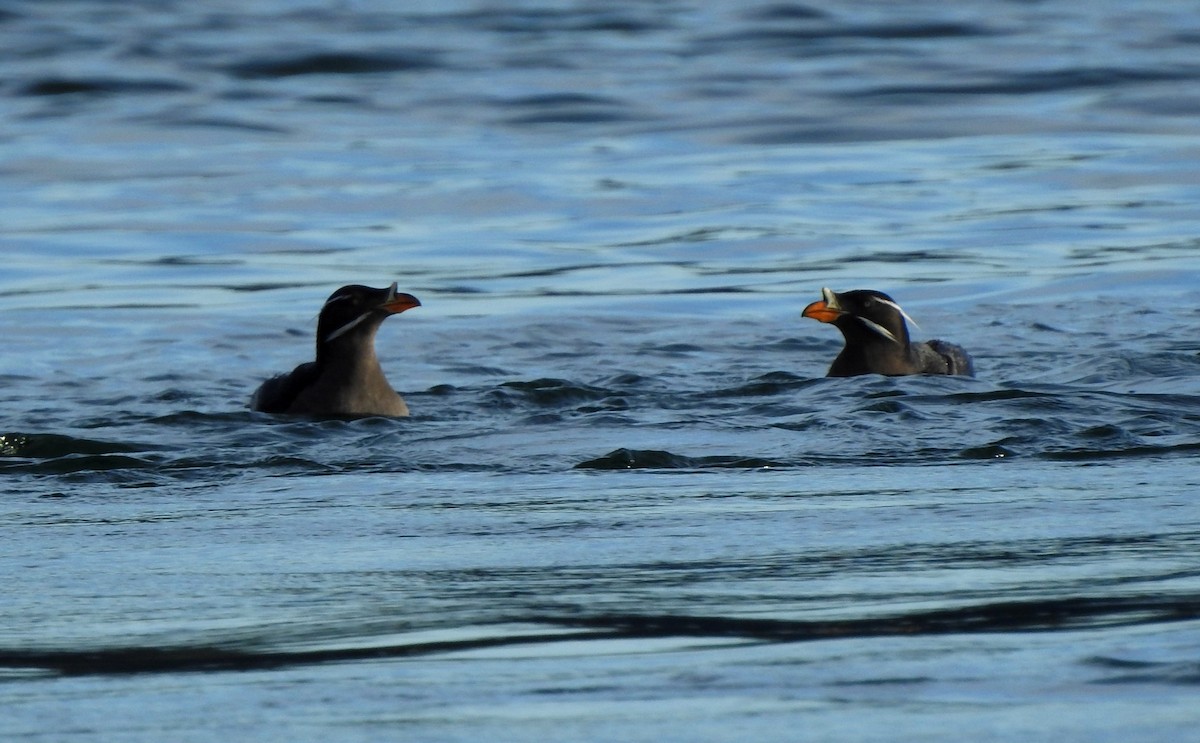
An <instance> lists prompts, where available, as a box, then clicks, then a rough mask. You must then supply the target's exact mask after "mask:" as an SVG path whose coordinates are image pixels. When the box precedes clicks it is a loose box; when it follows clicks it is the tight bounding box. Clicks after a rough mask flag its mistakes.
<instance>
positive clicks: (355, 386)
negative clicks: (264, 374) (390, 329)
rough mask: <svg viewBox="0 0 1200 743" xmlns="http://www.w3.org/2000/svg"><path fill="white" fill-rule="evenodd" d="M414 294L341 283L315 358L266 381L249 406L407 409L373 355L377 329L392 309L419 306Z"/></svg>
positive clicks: (326, 312)
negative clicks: (289, 371)
mask: <svg viewBox="0 0 1200 743" xmlns="http://www.w3.org/2000/svg"><path fill="white" fill-rule="evenodd" d="M420 306H421V303H420V301H418V300H417V298H416V297H414V296H413V295H411V294H404V293H402V292H400V293H398V292H397V291H396V284H395V283H393V284H392V285H391V286H389V287H388V288H386V289H372V288H371V287H369V286H358V285H353V286H343V287H342V288H341V289H338V290H337V291H335V292H334V293H333V294H331V295H330V297H329V299H328V300H326V302H325V306H324V307H322V308H321V316H320V318H319V319H318V320H317V360H316V361H310V362H308V363H306V364H301V365H300V366H297V367H296V368H295V369H294V370H293V371H292V372H291V373H290V374H280V375H279V376H277V377H272V378H271V379H268V380H267V381H265V382H263V384H262V386H261V387H259V388H258V390H257V391H256V392H255V393H254V397H252V398H251V399H250V409H251V410H258V411H261V412H264V413H294V414H300V415H316V416H326V415H327V416H368V415H388V416H404V415H408V406H407V405H405V404H404V399H403V398H402V397H400V395H397V394H396V391H395V390H393V389H392V386H391V385H390V384H388V381H387V378H386V377H384V376H383V368H382V367H381V366H380V365H379V359H378V358H377V357H376V356H375V331H376V330H378V329H379V326H380V325H381V324H383V321H384V320H386V319H387V318H388V316H389V315H395V314H397V313H399V312H404V311H405V310H409V309H412V308H413V307H420Z"/></svg>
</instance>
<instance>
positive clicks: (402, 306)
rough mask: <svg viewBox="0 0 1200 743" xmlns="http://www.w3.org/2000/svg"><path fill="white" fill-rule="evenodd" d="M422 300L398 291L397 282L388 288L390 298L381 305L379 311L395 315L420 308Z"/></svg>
mask: <svg viewBox="0 0 1200 743" xmlns="http://www.w3.org/2000/svg"><path fill="white" fill-rule="evenodd" d="M420 306H421V300H419V299H417V298H416V297H414V296H413V295H411V294H405V293H404V292H397V291H396V282H394V281H393V282H392V285H391V286H389V287H388V297H387V299H385V300H383V302H382V303H381V304H380V305H379V309H381V310H384V311H386V312H389V313H391V314H393V315H395V314H397V313H400V312H403V311H405V310H411V309H412V308H413V307H420Z"/></svg>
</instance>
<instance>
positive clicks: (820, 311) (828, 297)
mask: <svg viewBox="0 0 1200 743" xmlns="http://www.w3.org/2000/svg"><path fill="white" fill-rule="evenodd" d="M821 297H822V299H818V300H817V301H815V302H813V303H812V304H810V305H809V306H807V307H805V308H804V312H803V313H802V314H803V315H804V317H811V318H812V319H814V320H819V321H820V322H834V321H836V320H837V319H838V318H839V317H841V316H842V315H844V314H846V311H845V310H843V309H842V308H841V307H839V306H838V301H837V295H836V294H834V293H833V292H832V291H830V290H829V289H826V288H822V289H821Z"/></svg>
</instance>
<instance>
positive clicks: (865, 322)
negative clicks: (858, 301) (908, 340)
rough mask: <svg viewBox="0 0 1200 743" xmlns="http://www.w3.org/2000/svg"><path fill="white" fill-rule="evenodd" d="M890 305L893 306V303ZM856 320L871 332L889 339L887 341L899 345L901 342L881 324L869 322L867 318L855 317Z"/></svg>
mask: <svg viewBox="0 0 1200 743" xmlns="http://www.w3.org/2000/svg"><path fill="white" fill-rule="evenodd" d="M889 304H891V303H890V302H889ZM854 319H855V320H858V321H859V322H861V323H862V324H863V325H866V326H867V327H868V328H870V329H871V330H874V331H875V332H876V333H879V334H880V335H882V336H883V337H884V338H887V339H888V340H890V341H891V342H893V343H899V342H900V340H899V339H898V338H896V336H894V335H892V331H890V330H888V329H887V328H885V327H883V326H882V325H880V324H879V323H877V322H875V321H874V320H868V319H867V318H865V317H858V316H855V318H854Z"/></svg>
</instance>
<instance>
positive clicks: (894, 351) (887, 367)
mask: <svg viewBox="0 0 1200 743" xmlns="http://www.w3.org/2000/svg"><path fill="white" fill-rule="evenodd" d="M821 297H822V299H820V300H818V301H816V302H813V303H812V304H810V305H808V306H807V307H805V308H804V316H805V317H811V318H812V319H814V320H819V321H820V322H825V323H831V324H832V325H834V326H835V327H837V329H838V330H840V331H842V335H843V336H844V337H845V339H846V345H845V347H844V348H843V349H842V352H841V353H839V354H838V356H837V358H836V359H834V360H833V365H832V366H830V367H829V373H828V375H827V376H830V377H853V376H857V375H860V374H887V375H891V376H899V375H905V374H960V375H963V376H968V377H973V376H975V368H974V365H973V364H972V363H971V357H970V355H969V354H968V353H967V352H966V351H965V350H964V349H963V348H962V346H957V345H955V344H953V343H947V342H946V341H938V340H933V341H924V342H920V343H913V342H911V341H910V340H909V337H908V326H907V324H905V319H906V318H908V315H907V314H906V313H905V312H904V310H902V309H901V308H900V305H898V304H897V303H896V300H894V299H892V298H891V297H889V296H888V295H886V294H884V293H883V292H877V291H872V290H870V289H857V290H855V291H848V292H842V293H840V294H839V293H837V292H834V291H831V290H830V289H821ZM908 319H910V320H911V318H908Z"/></svg>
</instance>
